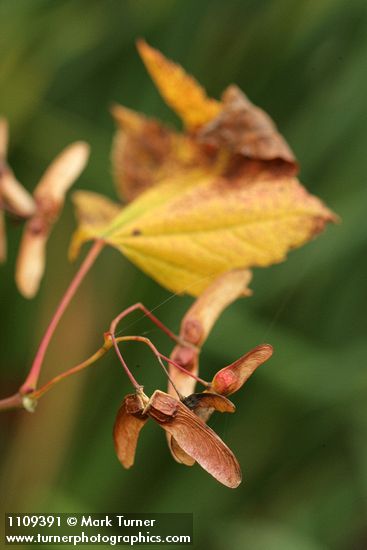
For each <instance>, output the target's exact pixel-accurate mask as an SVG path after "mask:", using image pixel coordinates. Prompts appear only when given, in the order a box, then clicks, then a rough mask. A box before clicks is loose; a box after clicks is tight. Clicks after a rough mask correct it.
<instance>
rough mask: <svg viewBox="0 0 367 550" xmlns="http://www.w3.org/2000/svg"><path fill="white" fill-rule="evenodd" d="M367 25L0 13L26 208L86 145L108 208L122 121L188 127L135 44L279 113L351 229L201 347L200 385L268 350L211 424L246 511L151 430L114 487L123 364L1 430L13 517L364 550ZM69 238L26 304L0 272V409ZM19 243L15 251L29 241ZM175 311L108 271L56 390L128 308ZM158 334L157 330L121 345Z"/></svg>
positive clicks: (242, 9)
mask: <svg viewBox="0 0 367 550" xmlns="http://www.w3.org/2000/svg"><path fill="white" fill-rule="evenodd" d="M366 21H367V14H366V5H365V3H364V2H361V1H359V0H351V1H350V2H348V3H345V2H341V1H339V0H338V1H334V2H331V1H328V0H325V1H323V2H319V1H316V0H311V1H306V0H300V1H298V2H294V1H292V0H279V1H275V0H273V1H268V2H264V1H260V2H258V1H257V2H255V1H253V0H246V1H241V2H240V1H236V0H230V1H228V2H222V1H220V0H210V1H209V0H201V2H195V1H194V0H187V1H186V2H180V1H178V0H176V1H175V0H159V1H157V0H155V1H154V2H152V1H150V0H134V1H133V0H126V1H124V2H121V1H119V0H105V1H104V2H99V1H97V0H88V1H87V0H77V1H71V0H65V1H59V0H57V1H54V2H46V1H43V0H33V1H32V2H30V1H27V0H17V1H16V2H14V1H12V0H3V1H2V2H1V4H0V44H1V51H2V56H1V61H0V109H1V111H2V113H3V114H4V115H6V116H8V117H9V120H10V124H11V128H12V134H11V137H12V142H11V148H10V155H9V160H10V163H11V164H12V166H13V167H14V169H15V171H16V174H17V176H18V178H19V179H20V181H21V182H22V183H24V184H25V186H26V187H27V188H28V189H32V188H33V186H34V184H35V183H36V181H37V178H38V176H39V174H40V172H41V171H42V168H44V167H46V165H47V164H48V162H49V159H50V158H52V157H53V156H54V155H55V154H56V153H57V152H58V151H59V150H60V149H61V148H62V147H63V146H64V145H66V144H68V143H70V142H71V141H73V140H75V139H84V140H86V141H88V142H89V143H91V146H92V156H91V162H90V164H89V166H88V168H87V170H86V172H85V173H84V174H83V175H82V178H81V180H80V182H81V183H80V187H84V188H86V189H91V188H92V189H93V190H94V191H97V192H100V193H103V194H107V195H110V196H111V197H113V187H112V182H111V177H110V176H109V174H110V165H109V149H110V140H111V135H112V131H113V122H112V120H111V118H110V115H109V113H108V107H109V105H110V103H111V102H112V101H119V102H122V103H124V104H125V105H128V106H131V107H132V108H134V109H136V110H140V111H143V112H146V113H148V114H152V115H155V116H159V117H160V118H162V119H163V120H165V121H167V122H170V123H172V124H176V122H177V121H176V119H174V118H173V115H171V114H170V113H169V111H168V109H167V108H166V107H165V106H164V105H163V102H162V101H161V100H158V95H157V93H156V92H155V91H154V89H153V88H152V86H149V85H147V75H146V73H145V71H144V69H143V68H142V66H141V62H140V60H139V58H138V55H137V54H136V52H135V46H134V40H135V38H136V37H137V36H144V37H145V38H146V39H147V40H148V41H149V42H150V43H151V44H152V45H154V46H155V47H157V48H159V49H161V50H163V51H164V52H165V53H169V56H170V57H171V58H174V59H176V60H177V61H179V62H180V63H181V64H182V65H183V66H185V68H187V70H189V71H190V72H191V73H193V74H194V75H196V76H197V77H198V78H199V79H200V82H201V83H202V84H203V85H204V86H205V88H206V89H207V90H208V92H209V93H210V95H211V96H213V97H216V96H218V94H219V93H220V91H221V90H222V89H223V88H225V87H226V85H227V84H228V82H231V81H233V82H235V83H236V84H238V85H239V86H240V87H241V88H242V89H244V90H245V91H246V93H247V94H248V95H249V97H250V98H251V99H252V100H253V101H255V102H256V103H257V104H259V105H261V106H262V107H263V108H264V109H265V110H266V111H268V112H269V113H270V114H271V116H272V117H273V118H274V120H275V121H276V122H277V124H278V125H279V128H280V130H281V131H282V133H283V134H284V135H285V136H286V138H287V140H288V141H289V143H290V144H291V146H292V148H293V149H294V150H295V152H296V154H297V157H298V158H299V160H300V163H301V167H302V173H301V176H302V181H303V182H304V183H305V184H306V185H307V187H308V188H309V189H310V190H311V191H312V192H313V193H315V194H317V195H318V196H321V197H322V198H323V199H324V200H325V201H327V203H328V204H329V205H330V207H331V208H332V209H333V210H334V211H336V212H338V214H339V215H340V216H341V218H342V219H343V223H342V225H341V226H337V227H331V228H329V229H328V230H327V232H326V233H325V234H324V235H322V237H321V238H319V239H317V241H315V242H314V243H312V244H311V245H308V246H307V247H305V248H304V249H302V250H298V251H296V252H294V253H292V255H291V256H290V257H289V259H288V260H287V262H286V263H284V264H281V265H279V266H274V267H271V268H269V269H267V270H264V271H262V270H257V272H256V277H255V278H254V283H253V285H252V287H253V289H254V291H255V294H254V297H253V298H250V299H246V300H245V301H242V302H238V303H236V304H235V305H234V306H232V307H231V308H230V309H229V311H228V312H226V313H225V314H224V315H223V317H222V318H221V319H220V321H219V322H218V324H217V325H216V327H215V329H214V331H213V333H212V335H211V337H210V339H209V341H208V343H207V344H206V345H205V348H204V351H203V355H202V358H201V369H202V374H203V376H204V377H206V378H209V379H210V378H211V375H212V374H213V373H214V372H215V371H216V370H219V369H220V368H221V367H223V366H224V365H225V364H228V363H229V362H231V361H232V360H234V359H236V358H237V357H238V356H239V355H241V354H243V353H245V352H246V351H247V350H248V349H250V348H251V347H253V346H255V345H256V344H259V343H260V342H263V341H268V342H269V343H271V344H272V345H273V346H274V350H275V352H274V356H273V358H272V359H271V360H270V361H269V362H268V363H267V364H266V365H265V366H264V367H261V368H260V369H259V370H258V371H257V373H256V374H255V375H254V377H253V379H251V380H250V381H249V382H248V384H247V385H246V387H245V388H244V389H243V391H242V392H241V393H238V394H236V396H235V397H234V402H235V403H236V406H237V410H238V413H237V414H236V415H235V416H233V417H231V418H230V421H229V420H227V419H225V418H218V419H215V420H214V423H213V425H214V427H215V429H216V431H217V432H218V433H219V434H220V435H221V436H222V437H223V439H224V440H225V441H226V442H227V443H228V444H229V445H230V447H231V448H232V449H233V450H234V452H235V453H236V455H237V456H238V458H239V460H240V462H241V464H242V466H243V470H244V475H245V483H243V484H242V485H241V486H240V488H239V489H237V490H236V492H233V491H230V490H228V489H226V488H224V487H221V486H219V485H218V484H216V482H215V481H214V480H212V479H211V478H209V476H207V475H206V474H205V472H203V471H202V470H201V469H199V468H198V467H197V466H195V467H194V468H193V469H188V468H184V467H181V466H179V465H177V464H176V463H174V462H173V461H172V459H171V457H170V455H169V453H168V451H167V449H166V448H165V445H164V444H163V443H164V441H163V439H164V437H163V434H161V433H160V431H159V428H158V427H155V426H149V427H146V433H145V434H144V435H145V437H144V438H143V439H142V441H141V445H140V446H139V450H138V453H137V461H136V467H135V468H133V469H132V470H131V471H129V472H125V471H124V470H122V469H121V466H120V465H119V463H118V461H117V459H116V457H115V455H114V451H113V444H112V436H111V431H112V424H113V419H114V415H115V413H116V410H117V408H118V406H119V403H120V401H121V400H122V397H123V395H125V393H126V380H125V378H124V377H123V375H122V373H120V370H119V368H120V367H119V366H118V365H117V361H116V360H115V359H114V358H113V356H111V357H109V358H106V359H105V360H103V363H102V364H101V365H99V366H96V367H95V370H91V372H89V373H85V374H84V375H80V377H78V378H74V379H73V378H71V379H70V380H68V381H67V382H65V385H64V387H60V388H57V389H56V390H55V392H54V395H53V396H52V397H51V396H50V397H45V398H44V399H43V400H42V401H41V402H40V405H39V409H38V412H37V415H36V416H34V417H32V416H31V415H28V414H27V413H25V412H22V411H20V412H16V413H14V412H13V413H7V414H6V415H5V414H4V415H2V416H1V417H0V423H1V425H0V429H1V433H2V436H1V443H0V446H1V449H0V450H1V455H0V456H1V464H2V471H1V476H2V479H1V484H2V485H1V490H0V495H1V500H2V507H3V508H4V509H5V508H6V510H7V511H12V510H14V511H22V510H24V511H29V510H35V511H36V510H39V511H47V510H52V511H87V510H90V511H97V512H98V511H124V510H125V511H134V510H135V511H136V510H140V511H167V510H176V511H193V512H194V514H195V535H196V544H197V547H198V548H207V549H208V550H212V549H213V550H217V548H218V549H219V548H223V547H225V546H226V547H228V548H230V549H231V548H236V549H237V548H251V549H254V550H257V549H259V550H260V549H261V550H286V549H288V548H290V549H292V550H304V549H305V550H306V549H310V550H311V549H312V550H319V549H320V550H321V549H326V548H332V549H345V548H348V549H349V548H356V549H359V548H360V549H362V548H364V547H365V546H366V538H367V531H366V526H365V516H366V507H367V445H366V441H367V437H366V432H367V430H366V428H367V425H366V420H365V419H366V417H367V405H366V403H367V399H366V397H367V377H366V374H365V365H366V356H367V343H366V338H365V328H364V327H365V323H366V322H365V311H366V306H367V304H366V290H365V288H366V277H367V260H366V258H365V254H364V249H365V241H366V235H367V221H366V219H367V218H366V214H365V204H366V198H367V196H366V188H365V154H366V153H365V151H366V147H367V131H366V125H365V114H366V106H365V97H366V93H367V73H366V71H365V70H364V64H365V59H366V56H367V39H366V33H365V27H366ZM73 227H74V223H73V219H72V210H71V206H70V204H68V205H67V206H66V208H65V212H64V214H63V218H62V220H61V221H60V222H59V224H58V226H57V228H55V231H54V234H53V236H52V239H51V240H50V246H49V263H48V270H47V274H46V277H45V284H44V285H43V288H42V289H41V291H40V293H39V295H38V296H37V298H36V299H35V300H34V301H33V302H31V303H28V302H26V301H25V300H24V299H23V298H21V297H20V296H19V295H18V294H17V292H16V290H15V285H14V283H13V266H14V252H13V253H10V258H9V261H8V263H7V264H6V266H5V267H1V285H0V300H1V314H2V315H1V321H0V323H1V349H2V359H1V375H0V377H1V380H2V381H4V382H3V385H2V387H1V393H2V394H4V395H7V394H8V393H11V391H15V390H16V388H17V385H18V383H19V380H21V379H22V378H24V376H25V374H26V372H27V371H28V368H29V364H30V362H31V360H32V355H33V353H34V350H35V349H36V346H37V344H38V341H39V338H40V335H41V333H42V331H43V329H44V327H45V324H46V321H47V319H48V318H49V317H50V315H51V312H52V311H53V309H54V307H55V304H56V301H57V299H58V297H59V296H60V295H61V293H62V291H63V289H64V288H65V286H66V284H67V282H68V281H69V280H70V275H71V273H72V271H73V269H74V267H71V266H69V265H68V263H67V259H66V252H67V244H68V240H69V237H70V234H71V231H72V229H73ZM11 233H12V235H10V238H11V240H12V242H10V243H9V249H10V250H13V251H14V250H15V241H18V239H19V236H20V231H19V229H18V228H15V230H14V231H12V232H11ZM106 274H108V276H107V275H106ZM101 280H104V281H105V284H106V285H108V289H109V292H108V293H107V294H108V295H107V297H106V298H105V299H104V301H103V302H101V299H100V297H101V295H102V286H101V282H100V281H101ZM169 296H170V295H169V294H168V293H167V292H165V291H164V290H162V289H161V288H160V287H158V286H157V285H156V284H155V283H153V282H152V281H149V280H148V278H147V277H145V276H144V275H143V274H142V273H140V272H139V271H138V270H136V269H134V268H133V267H132V266H130V265H129V264H128V263H127V262H126V263H124V262H123V261H121V258H120V256H119V255H118V254H117V253H116V252H114V251H112V250H111V251H106V252H105V253H104V254H103V257H101V259H100V260H99V261H98V262H97V265H96V267H95V271H94V272H92V273H91V274H90V276H88V279H87V280H86V282H85V284H84V285H83V287H82V289H81V292H80V295H79V296H78V297H77V298H76V300H75V302H74V303H73V304H72V305H71V307H70V310H69V311H68V313H67V314H66V316H65V319H64V320H63V322H62V325H61V326H60V331H59V332H58V334H57V336H56V338H55V342H54V344H53V345H52V346H51V348H50V353H49V355H48V360H47V361H46V364H45V370H46V371H47V373H48V374H47V378H48V377H49V376H51V375H52V374H56V373H57V372H60V371H61V370H64V369H65V368H67V366H71V365H73V364H75V362H76V361H78V360H80V359H83V358H85V357H86V356H87V355H88V354H89V353H90V352H92V351H94V350H95V348H96V347H97V346H98V345H99V344H100V338H101V337H100V335H101V334H102V332H103V330H105V329H106V328H107V327H108V324H109V321H110V319H111V317H112V316H113V315H114V314H117V313H118V312H119V311H120V310H122V309H123V308H124V307H126V306H127V305H129V304H131V303H134V302H135V301H138V300H141V301H143V302H144V303H145V304H146V305H147V306H148V307H150V308H153V307H155V306H157V305H158V304H160V303H161V302H162V303H163V304H162V306H161V307H160V308H159V309H158V310H157V311H156V313H157V315H158V316H160V317H161V318H162V320H163V321H164V322H165V323H166V324H168V325H169V326H170V327H172V328H173V329H176V330H177V329H178V324H179V320H180V318H181V317H182V314H183V312H184V311H185V308H187V306H188V305H189V303H190V302H191V301H190V300H189V299H188V298H178V297H174V298H172V299H170V300H168V301H166V302H165V300H167V299H168V298H169ZM130 322H131V321H128V322H127V325H128V324H130ZM146 328H147V329H149V330H150V329H151V326H150V325H149V324H148V322H145V321H144V322H140V323H139V324H136V325H134V326H133V327H130V328H129V329H128V332H131V331H134V332H140V333H141V332H142V331H144V330H145V329H146ZM149 336H150V337H151V338H152V339H153V340H154V342H156V343H158V344H159V345H160V346H161V348H162V351H164V350H167V352H168V351H169V350H170V344H169V342H167V343H165V342H164V341H163V340H161V336H160V335H158V334H157V333H155V332H152V333H150V334H149ZM65 342H68V344H67V345H65ZM165 346H167V347H165ZM127 360H128V361H129V364H131V366H132V367H133V370H135V365H141V366H140V367H139V369H144V379H146V380H147V383H146V387H147V391H150V390H151V389H153V387H154V386H155V385H156V383H157V381H159V382H161V383H162V387H164V380H163V378H162V377H161V374H160V372H159V370H158V369H157V368H156V367H155V366H153V361H152V359H151V356H150V355H149V353H148V352H146V351H144V350H140V348H137V347H135V346H134V347H131V349H130V348H129V350H128V353H127ZM119 380H121V386H119ZM3 434H5V437H3ZM159 438H161V439H162V441H161V442H159V441H158V439H159ZM160 443H162V444H160ZM5 450H6V452H5ZM45 548H46V547H45Z"/></svg>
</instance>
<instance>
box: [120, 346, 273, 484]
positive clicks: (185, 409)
mask: <svg viewBox="0 0 367 550" xmlns="http://www.w3.org/2000/svg"><path fill="white" fill-rule="evenodd" d="M272 353H273V348H272V346H270V345H269V344H262V345H260V346H257V347H255V348H254V349H252V350H251V351H249V352H248V353H246V354H245V355H243V356H242V357H241V358H240V359H238V360H237V361H235V362H234V363H232V364H230V365H228V366H227V367H224V368H223V369H221V370H220V371H219V372H217V373H216V374H215V375H214V378H213V380H212V382H211V383H210V384H208V385H207V389H206V390H205V391H204V392H203V393H192V394H191V395H188V396H187V397H182V398H181V399H178V398H177V397H176V396H174V395H169V394H168V393H165V392H162V391H160V390H156V391H155V392H154V393H153V395H152V397H151V398H150V399H149V398H148V397H147V396H146V395H145V394H144V392H143V389H142V388H138V389H137V391H136V393H135V394H129V395H127V396H126V397H125V398H124V400H123V402H122V405H121V407H120V409H119V411H118V413H117V417H116V421H115V425H114V429H113V437H114V445H115V450H116V454H117V456H118V459H119V460H120V462H121V464H122V465H123V466H124V467H125V468H130V467H131V466H132V465H133V463H134V458H135V451H136V446H137V442H138V438H139V434H140V431H141V429H142V428H143V426H144V425H145V423H146V421H147V420H148V418H152V419H153V420H154V421H155V422H157V423H158V424H159V425H160V426H161V427H162V428H163V429H164V430H165V432H166V434H167V437H168V443H169V448H170V450H171V453H172V455H173V457H174V458H175V460H176V461H177V462H180V463H182V464H185V465H186V466H192V465H193V464H194V463H195V461H196V462H198V464H200V466H201V467H202V468H204V470H206V471H207V472H208V473H209V474H211V475H212V476H213V477H214V478H215V479H216V480H217V481H219V482H220V483H223V485H226V486H227V487H231V488H235V487H237V486H238V485H239V484H240V483H241V479H242V475H241V469H240V466H239V464H238V462H237V459H236V457H235V456H234V454H233V453H232V451H231V450H230V449H229V448H228V447H227V445H226V444H225V443H224V442H223V441H222V440H221V439H220V437H219V436H218V435H217V434H216V433H215V432H214V431H213V430H212V429H211V428H209V427H208V426H207V425H206V422H207V421H208V420H209V418H210V417H211V415H212V413H213V412H214V411H218V412H230V413H233V412H235V406H234V404H233V403H232V402H231V401H230V400H229V399H227V397H225V395H230V394H232V393H234V392H235V391H237V390H239V389H240V388H241V387H242V386H243V384H245V382H246V381H247V380H248V378H249V377H250V376H251V374H252V373H253V372H254V371H255V370H256V368H257V367H259V366H260V365H261V364H263V363H264V362H265V361H267V360H268V359H269V358H270V357H271V355H272Z"/></svg>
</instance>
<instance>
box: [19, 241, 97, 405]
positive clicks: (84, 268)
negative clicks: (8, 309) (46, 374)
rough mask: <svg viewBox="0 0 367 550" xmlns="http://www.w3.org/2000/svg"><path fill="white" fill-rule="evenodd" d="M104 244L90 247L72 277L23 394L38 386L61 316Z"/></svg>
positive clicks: (30, 372) (25, 384)
mask: <svg viewBox="0 0 367 550" xmlns="http://www.w3.org/2000/svg"><path fill="white" fill-rule="evenodd" d="M103 246H104V242H103V241H101V240H98V241H95V243H94V244H93V246H92V247H91V248H90V250H89V252H88V254H87V256H86V257H85V259H84V261H83V263H82V264H81V266H80V268H79V269H78V271H77V273H76V274H75V276H74V278H73V279H72V281H71V283H70V285H69V287H68V288H67V290H66V292H65V294H64V295H63V297H62V298H61V301H60V303H59V305H58V307H57V309H56V311H55V313H54V315H53V317H52V319H51V321H50V324H49V325H48V327H47V329H46V332H45V334H44V336H43V338H42V340H41V343H40V346H39V348H38V351H37V353H36V356H35V358H34V361H33V364H32V367H31V370H30V371H29V374H28V376H27V378H26V380H25V382H24V384H23V385H22V386H21V387H20V389H19V392H20V393H21V394H26V393H29V392H32V391H34V390H35V388H36V387H37V382H38V378H39V376H40V373H41V368H42V364H43V360H44V357H45V354H46V351H47V348H48V345H49V343H50V340H51V338H52V336H53V334H54V332H55V329H56V327H57V325H58V324H59V321H60V319H61V317H62V316H63V314H64V312H65V310H66V308H67V307H68V305H69V303H70V301H71V299H72V298H73V296H74V294H75V292H76V291H77V289H78V287H79V285H80V283H81V282H82V281H83V279H84V277H85V275H86V274H87V273H88V271H89V270H90V268H91V267H92V265H93V264H94V262H95V260H96V258H97V256H98V254H99V253H100V251H101V250H102V248H103Z"/></svg>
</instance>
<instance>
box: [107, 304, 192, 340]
mask: <svg viewBox="0 0 367 550" xmlns="http://www.w3.org/2000/svg"><path fill="white" fill-rule="evenodd" d="M137 309H140V310H141V311H143V313H144V314H145V316H146V317H148V318H149V319H150V320H151V321H152V322H153V323H154V324H155V325H156V326H157V327H158V328H159V329H160V330H162V331H163V332H164V333H165V334H167V336H168V337H169V338H171V340H173V341H174V342H175V343H176V344H182V342H181V340H180V338H179V337H178V336H176V334H174V333H173V332H172V331H171V330H170V329H169V328H168V327H166V325H164V324H163V323H162V321H160V320H159V319H158V317H156V316H155V315H153V313H152V312H151V311H149V309H148V308H146V307H145V305H144V304H142V303H141V302H137V303H136V304H134V305H132V306H130V307H128V308H126V309H124V311H122V312H121V313H120V314H119V315H117V317H115V318H114V319H113V320H112V321H111V325H110V332H111V334H114V335H115V336H117V335H116V327H117V325H118V324H119V322H120V321H121V320H122V319H124V317H127V315H129V314H130V313H132V312H133V311H136V310H137Z"/></svg>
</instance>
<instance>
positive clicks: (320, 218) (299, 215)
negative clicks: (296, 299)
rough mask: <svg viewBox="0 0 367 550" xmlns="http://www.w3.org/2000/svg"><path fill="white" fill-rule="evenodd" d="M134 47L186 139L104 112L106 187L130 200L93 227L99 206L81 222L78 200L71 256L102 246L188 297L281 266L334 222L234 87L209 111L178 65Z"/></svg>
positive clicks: (83, 210) (264, 119)
mask: <svg viewBox="0 0 367 550" xmlns="http://www.w3.org/2000/svg"><path fill="white" fill-rule="evenodd" d="M138 48H139V51H140V53H141V55H142V57H143V59H144V61H145V63H146V64H147V66H148V68H149V71H150V72H151V74H152V75H153V78H154V80H155V82H156V83H157V85H158V87H159V88H160V90H161V92H162V95H163V96H164V98H165V99H166V101H167V102H168V103H169V104H170V105H171V106H172V107H173V108H174V109H175V110H176V111H177V112H178V113H179V114H181V116H182V118H183V119H184V121H185V122H186V125H187V126H188V127H189V128H191V129H193V128H194V126H195V129H196V132H195V133H191V134H179V133H177V132H174V131H172V130H169V129H167V128H165V127H164V126H163V125H162V124H161V123H159V122H157V121H154V120H151V119H147V118H146V117H144V116H143V115H140V114H138V113H134V112H133V111H130V110H128V109H125V108H123V107H116V108H115V109H114V116H115V118H116V120H117V123H118V127H119V129H118V133H117V137H116V139H115V145H114V148H113V163H114V169H115V174H116V179H117V180H118V186H119V190H120V193H121V195H122V196H123V197H124V198H127V199H128V200H130V199H131V198H133V197H135V198H134V200H133V201H132V202H130V204H128V205H127V206H126V207H125V208H123V209H121V211H119V213H116V206H114V207H113V208H108V216H107V217H105V218H104V221H105V222H106V223H105V224H104V225H103V224H101V219H102V218H103V215H100V214H99V213H98V210H99V207H101V209H102V210H104V212H105V211H106V205H105V204H104V203H103V199H99V198H98V197H94V199H93V206H92V208H91V211H92V215H91V214H90V213H89V214H88V209H89V206H88V202H90V196H89V197H87V199H88V200H84V198H83V194H79V195H78V197H79V199H77V202H78V214H79V217H80V218H81V226H80V228H79V230H78V231H77V233H76V236H75V238H74V241H73V243H72V252H73V254H74V255H75V254H76V252H77V250H78V248H79V246H80V245H81V244H82V242H84V241H85V240H88V239H93V238H96V239H97V238H98V239H102V240H104V241H105V242H106V243H107V244H110V245H111V246H114V247H116V248H117V249H118V250H120V251H121V252H122V253H123V254H124V255H125V256H127V257H128V258H129V259H130V260H131V261H133V262H134V263H135V264H136V265H137V266H139V267H140V268H141V269H142V270H143V271H144V272H145V273H147V274H148V275H150V276H151V277H152V278H154V279H155V280H156V281H158V282H159V283H160V284H162V285H163V286H165V287H166V288H168V289H169V290H171V291H174V292H178V293H184V292H186V293H189V294H191V295H194V296H197V295H199V294H201V293H202V292H203V290H205V289H206V288H207V287H208V286H209V285H210V284H211V283H212V282H213V280H214V279H216V278H217V277H218V276H220V275H222V274H223V273H226V272H227V271H229V270H232V269H237V268H242V269H249V268H252V267H266V266H269V265H271V264H274V263H277V262H281V261H283V260H284V259H285V258H286V255H287V253H288V251H289V250H290V249H292V248H296V247H300V246H302V245H303V244H304V243H306V242H307V241H309V240H310V239H311V238H313V237H314V236H315V235H316V234H317V233H319V232H320V231H322V230H323V228H324V226H325V225H326V223H327V222H329V221H335V220H336V216H335V215H334V214H333V213H332V212H331V211H330V210H329V209H328V208H327V207H326V206H325V205H324V204H323V203H322V202H321V201H320V200H319V199H318V198H316V197H314V196H312V195H310V194H309V193H308V192H307V191H306V189H305V188H304V187H303V186H302V185H301V183H300V182H299V181H298V180H297V179H296V178H295V177H294V176H295V175H296V173H297V170H298V165H297V162H296V160H295V158H294V155H293V153H292V151H291V150H290V148H289V146H288V144H287V143H286V141H285V140H284V138H283V137H282V136H281V134H280V133H279V132H278V130H277V128H276V126H275V124H274V123H273V121H272V120H271V119H270V117H269V116H268V115H267V114H266V113H264V111H262V110H261V109H259V108H258V107H256V106H255V105H253V104H252V103H251V102H250V101H249V100H248V98H247V97H246V96H245V95H244V94H243V93H242V92H241V91H240V90H239V89H238V88H236V87H234V86H231V87H229V88H228V89H227V90H226V91H225V92H224V94H223V100H222V102H221V103H219V102H215V103H214V104H213V103H212V101H213V100H209V99H208V98H207V96H206V95H205V92H204V91H203V89H202V88H201V87H200V86H199V85H198V84H197V83H196V81H194V80H193V79H192V78H191V77H189V76H187V75H186V74H185V73H184V71H183V70H182V69H181V68H180V67H177V66H176V65H175V64H172V62H170V61H168V60H167V59H166V58H165V57H164V56H162V54H160V53H159V52H157V51H156V50H154V49H152V48H151V47H150V46H148V45H147V44H146V43H145V42H139V44H138ZM190 94H191V95H190ZM198 115H200V116H201V118H200V116H198ZM193 121H196V122H195V123H194V122H193ZM198 121H200V123H199V122H198ZM99 202H100V205H99ZM94 218H95V220H94ZM86 219H88V223H87V224H86V223H85V220H86ZM102 225H103V226H102Z"/></svg>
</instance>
